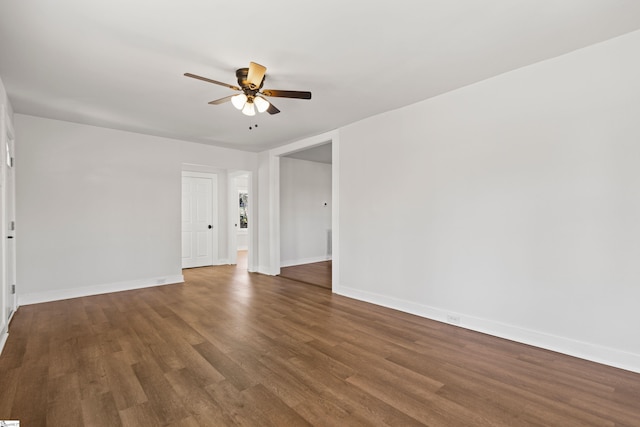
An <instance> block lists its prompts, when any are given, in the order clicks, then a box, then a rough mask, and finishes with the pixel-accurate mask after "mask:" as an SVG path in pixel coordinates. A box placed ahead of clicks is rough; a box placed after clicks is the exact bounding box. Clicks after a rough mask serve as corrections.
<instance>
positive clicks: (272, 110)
mask: <svg viewBox="0 0 640 427" xmlns="http://www.w3.org/2000/svg"><path fill="white" fill-rule="evenodd" d="M279 112H280V110H278V109H277V108H276V107H275V106H274V105H273V104H272V103H269V108H267V113H269V114H278V113H279Z"/></svg>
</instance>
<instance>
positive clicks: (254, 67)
mask: <svg viewBox="0 0 640 427" xmlns="http://www.w3.org/2000/svg"><path fill="white" fill-rule="evenodd" d="M266 72H267V67H265V66H263V65H260V64H256V63H255V62H250V63H249V73H248V74H247V82H248V83H249V85H250V86H252V87H253V89H257V88H259V87H260V86H261V85H262V79H263V78H264V73H266Z"/></svg>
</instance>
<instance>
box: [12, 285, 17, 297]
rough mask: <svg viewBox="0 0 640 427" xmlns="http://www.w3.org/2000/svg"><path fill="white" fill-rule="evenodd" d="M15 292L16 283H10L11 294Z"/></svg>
mask: <svg viewBox="0 0 640 427" xmlns="http://www.w3.org/2000/svg"><path fill="white" fill-rule="evenodd" d="M15 293H16V285H11V295H13V294H15Z"/></svg>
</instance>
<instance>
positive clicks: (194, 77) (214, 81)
mask: <svg viewBox="0 0 640 427" xmlns="http://www.w3.org/2000/svg"><path fill="white" fill-rule="evenodd" d="M184 75H185V76H186V77H191V78H192V79H198V80H202V81H203V82H209V83H213V84H216V85H220V86H225V87H228V88H229V89H233V90H240V88H239V87H238V86H234V85H230V84H227V83H222V82H219V81H217V80H212V79H208V78H206V77H201V76H196V75H195V74H191V73H184Z"/></svg>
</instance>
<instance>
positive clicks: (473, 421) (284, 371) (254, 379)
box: [0, 266, 640, 427]
mask: <svg viewBox="0 0 640 427" xmlns="http://www.w3.org/2000/svg"><path fill="white" fill-rule="evenodd" d="M184 274H185V277H186V283H185V284H177V285H167V286H160V287H156V288H148V289H141V290H135V291H127V292H118V293H112V294H106V295H100V296H92V297H85V298H78V299H72V300H66V301H58V302H51V303H45V304H37V305H30V306H24V307H21V308H20V309H19V310H18V312H17V313H16V315H15V318H14V320H13V323H12V324H11V330H10V332H11V333H10V336H9V340H8V342H7V345H6V348H5V350H4V353H3V354H2V356H0V419H20V420H21V421H22V425H23V426H28V427H33V426H44V425H49V426H82V425H86V426H119V425H126V426H160V425H171V426H228V425H244V426H298V425H327V426H358V425H374V426H383V425H388V426H412V425H430V426H529V425H535V426H591V425H593V426H614V425H617V426H638V425H640V374H635V373H631V372H627V371H622V370H619V369H614V368H611V367H607V366H602V365H598V364H595V363H591V362H587V361H584V360H579V359H575V358H572V357H568V356H563V355H559V354H556V353H553V352H550V351H545V350H541V349H537V348H534V347H529V346H526V345H522V344H517V343H514V342H510V341H506V340H502V339H498V338H494V337H490V336H487V335H483V334H480V333H475V332H471V331H467V330H464V329H460V328H456V327H454V326H451V325H446V324H441V323H438V322H434V321H430V320H426V319H422V318H419V317H416V316H412V315H409V314H405V313H400V312H397V311H394V310H390V309H386V308H382V307H379V306H375V305H371V304H367V303H363V302H358V301H354V300H351V299H348V298H344V297H340V296H336V295H332V294H331V293H330V292H329V291H327V290H326V289H322V288H320V287H315V286H307V285H303V284H300V283H297V282H295V281H290V280H287V279H284V278H279V277H268V276H263V275H258V274H248V273H247V272H246V271H243V270H242V269H241V268H235V267H233V266H223V267H207V268H200V269H191V270H185V271H184Z"/></svg>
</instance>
